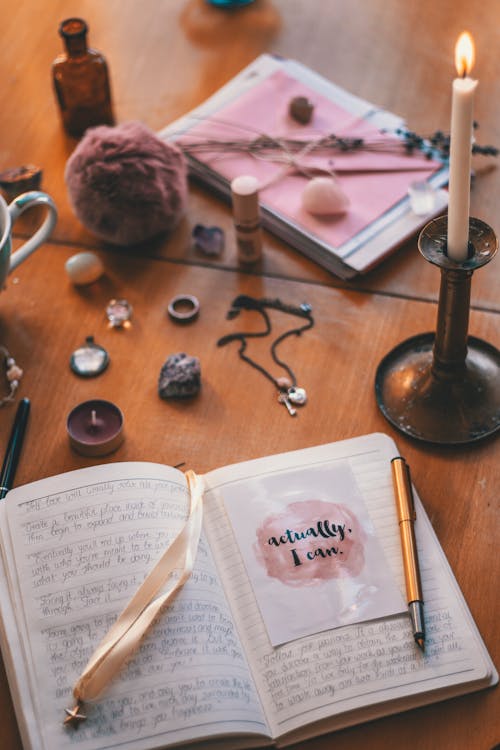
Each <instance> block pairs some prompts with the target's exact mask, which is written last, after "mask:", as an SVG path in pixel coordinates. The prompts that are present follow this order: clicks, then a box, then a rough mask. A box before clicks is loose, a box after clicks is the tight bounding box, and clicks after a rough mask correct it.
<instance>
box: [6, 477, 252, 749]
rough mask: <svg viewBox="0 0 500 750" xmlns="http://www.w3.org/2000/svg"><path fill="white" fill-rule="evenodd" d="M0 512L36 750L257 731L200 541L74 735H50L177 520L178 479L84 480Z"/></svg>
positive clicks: (241, 661)
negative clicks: (184, 572)
mask: <svg viewBox="0 0 500 750" xmlns="http://www.w3.org/2000/svg"><path fill="white" fill-rule="evenodd" d="M5 506H6V509H7V513H6V514H5V513H4V514H2V537H3V541H4V545H3V547H4V552H5V558H6V560H7V565H8V570H9V573H10V584H11V585H10V590H11V598H12V597H13V596H14V597H15V602H14V607H15V609H16V611H17V613H18V615H19V616H18V618H17V623H14V627H15V628H20V630H21V632H22V636H23V641H24V645H25V654H26V660H25V661H26V666H27V671H28V674H29V681H30V684H31V688H32V690H31V692H32V703H33V711H34V713H35V715H36V716H37V726H36V727H33V726H32V737H31V740H32V744H33V747H34V748H37V750H38V748H40V749H41V748H43V749H44V750H56V748H57V749H58V748H68V747H71V746H73V745H77V746H78V747H79V748H81V750H91V749H92V750H95V749H97V748H104V747H106V748H109V747H110V746H112V747H117V748H123V749H124V750H125V748H128V749H129V750H130V749H131V748H133V750H141V749H142V750H146V748H147V750H150V748H156V747H164V746H166V745H168V744H169V743H173V742H179V741H186V740H188V739H195V738H202V737H203V738H205V737H210V736H211V735H212V736H213V735H216V736H218V735H220V734H223V733H240V732H241V733H249V734H254V733H258V734H262V733H265V732H266V725H265V722H264V719H263V715H262V712H261V707H260V704H259V701H258V698H257V695H256V692H255V688H254V686H253V683H252V680H251V676H250V674H249V671H248V666H247V664H246V659H245V656H244V653H243V651H242V648H241V644H240V642H239V639H238V636H237V633H236V631H235V628H234V625H233V623H232V620H231V614H230V610H229V607H228V604H227V601H226V599H225V595H224V591H223V589H222V587H221V585H220V582H219V580H218V577H217V573H216V569H215V566H214V563H213V560H212V556H211V553H210V549H209V547H208V546H207V544H206V541H205V539H204V538H202V540H201V542H200V547H199V550H198V554H197V558H196V563H195V568H194V570H193V573H192V576H191V577H190V579H189V580H188V581H187V583H186V584H185V586H184V587H183V588H182V590H181V591H180V592H179V594H178V595H177V596H176V597H175V599H174V601H173V604H172V605H171V607H168V608H167V610H166V611H165V612H164V613H163V614H162V615H161V616H160V617H159V618H158V621H157V623H156V624H155V625H154V626H153V628H152V629H151V631H150V632H149V633H148V635H147V636H146V638H145V639H144V641H143V642H142V644H141V646H140V648H139V650H138V652H137V653H136V655H135V656H134V657H133V658H132V660H131V661H130V662H129V664H128V665H127V666H126V667H125V668H124V669H123V670H122V672H121V673H120V675H119V677H118V679H117V680H116V681H115V682H114V683H112V684H111V686H110V687H109V688H108V689H107V690H106V692H105V694H104V695H103V696H102V700H99V701H98V702H97V703H95V704H93V705H89V706H88V710H87V714H88V719H87V721H86V722H84V723H83V724H81V725H80V726H79V728H78V731H77V732H76V731H74V730H71V729H69V730H68V728H63V726H62V719H63V718H64V709H65V708H66V707H71V706H72V705H73V703H74V700H73V698H72V696H71V688H72V685H73V684H74V682H75V681H76V679H77V678H78V676H79V674H80V673H81V671H82V669H83V667H84V666H85V664H86V663H87V661H88V659H89V657H90V655H91V653H92V652H93V650H94V649H95V647H96V646H97V645H98V643H99V642H100V640H101V638H102V637H103V636H104V634H105V632H106V631H107V630H108V629H109V627H110V625H111V624H112V623H113V622H114V620H115V618H116V616H117V614H118V613H119V612H120V611H121V610H122V609H123V608H124V606H125V605H126V603H127V602H128V601H129V600H130V598H131V596H132V594H133V593H134V592H135V590H136V589H137V587H138V586H139V584H140V583H141V581H142V579H143V578H144V576H145V574H146V573H147V571H148V570H149V569H150V568H151V567H152V565H153V564H154V562H155V561H156V559H157V558H158V557H159V556H160V554H161V553H162V552H163V551H164V549H165V547H166V546H167V545H168V543H169V542H170V541H171V539H172V538H173V537H174V536H175V534H176V533H177V532H178V530H179V529H180V527H181V526H182V524H183V523H184V521H185V519H186V515H187V509H188V502H187V488H186V484H185V481H184V477H183V475H182V473H181V472H174V471H173V470H172V469H169V468H168V467H162V466H158V465H152V464H136V463H129V464H110V465H107V466H101V467H93V468H92V469H88V470H80V471H77V472H71V473H70V474H66V475H61V476H60V477H53V478H51V479H47V480H41V481H40V482H36V483H33V484H32V485H28V486H27V487H24V488H19V489H18V490H16V491H15V492H12V493H10V494H9V497H8V499H7V503H6V504H5ZM5 516H7V518H5ZM9 531H10V532H11V537H10V539H9ZM5 626H6V627H8V618H5ZM12 627H13V626H12V622H11V631H10V633H8V636H9V639H10V641H12V642H14V643H15V641H16V638H15V633H13V632H12ZM41 685H43V690H40V686H41ZM23 697H25V695H24V696H23ZM86 709H87V707H86ZM35 735H36V736H35ZM257 742H258V741H257V740H256V739H255V738H253V739H252V741H251V742H249V744H251V745H252V746H255V745H256V744H257Z"/></svg>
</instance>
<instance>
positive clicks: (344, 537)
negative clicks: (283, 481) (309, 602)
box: [254, 500, 366, 586]
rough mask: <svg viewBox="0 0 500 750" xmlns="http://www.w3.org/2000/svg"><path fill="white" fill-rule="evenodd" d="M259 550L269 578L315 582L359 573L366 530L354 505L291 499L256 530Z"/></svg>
mask: <svg viewBox="0 0 500 750" xmlns="http://www.w3.org/2000/svg"><path fill="white" fill-rule="evenodd" d="M256 536H257V539H256V541H255V543H254V551H255V554H256V557H257V560H258V561H259V563H260V564H261V565H263V566H264V568H265V569H266V571H267V575H268V576H269V577H270V578H277V579H278V580H279V581H281V583H284V584H286V585H287V586H313V585H316V584H319V583H323V582H324V581H326V580H329V579H332V578H342V577H351V578H355V577H356V576H358V575H359V574H360V573H361V571H362V569H363V566H364V563H365V553H364V545H365V540H366V534H365V532H364V530H363V528H362V526H361V524H360V523H359V521H358V519H357V518H356V516H355V515H354V513H352V512H351V511H350V510H349V508H347V507H346V506H345V505H342V504H340V503H329V502H326V501H323V500H303V501H300V502H295V503H291V504H290V505H288V506H287V507H286V508H285V509H284V510H283V511H281V512H280V513H275V514H273V515H270V516H268V517H267V518H266V519H265V520H264V521H263V523H262V524H261V525H260V526H259V528H258V529H257V531H256Z"/></svg>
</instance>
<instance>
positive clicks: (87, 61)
mask: <svg viewBox="0 0 500 750" xmlns="http://www.w3.org/2000/svg"><path fill="white" fill-rule="evenodd" d="M87 32H88V27H87V24H86V23H85V21H84V20H82V19H81V18H68V19H66V20H65V21H63V22H62V23H61V25H60V27H59V34H60V35H61V36H62V38H63V40H64V45H65V51H64V52H63V53H62V54H60V55H58V57H56V59H55V60H54V62H53V63H52V80H53V83H54V89H55V92H56V96H57V102H58V104H59V108H60V110H61V115H62V121H63V125H64V129H65V130H66V132H67V133H68V134H69V135H72V136H75V137H77V138H78V137H79V136H81V135H83V133H84V132H85V131H86V130H87V128H90V127H92V126H94V125H114V116H113V108H112V104H111V88H110V83H109V74H108V66H107V63H106V60H105V58H104V56H103V55H102V54H101V53H100V52H97V51H96V50H93V49H90V47H88V45H87Z"/></svg>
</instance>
